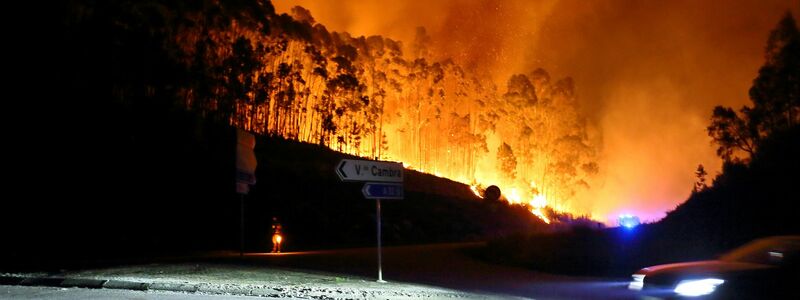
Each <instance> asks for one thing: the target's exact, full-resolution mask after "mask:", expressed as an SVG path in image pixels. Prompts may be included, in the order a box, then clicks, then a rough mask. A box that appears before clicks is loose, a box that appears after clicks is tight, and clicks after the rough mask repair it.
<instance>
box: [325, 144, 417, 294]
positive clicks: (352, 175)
mask: <svg viewBox="0 0 800 300" xmlns="http://www.w3.org/2000/svg"><path fill="white" fill-rule="evenodd" d="M336 175H339V179H341V180H342V181H351V182H366V183H364V187H363V188H361V194H362V195H364V198H366V199H375V214H376V221H377V232H378V282H380V283H384V282H386V281H384V280H383V253H382V251H381V199H403V165H402V164H400V163H393V162H384V161H374V160H356V159H343V160H341V161H339V164H338V165H337V166H336Z"/></svg>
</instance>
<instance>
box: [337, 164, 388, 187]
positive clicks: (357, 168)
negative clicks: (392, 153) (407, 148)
mask: <svg viewBox="0 0 800 300" xmlns="http://www.w3.org/2000/svg"><path fill="white" fill-rule="evenodd" d="M336 175H339V179H341V180H342V181H375V182H403V164H400V163H394V162H385V161H374V160H358V159H343V160H341V161H340V162H339V165H337V167H336Z"/></svg>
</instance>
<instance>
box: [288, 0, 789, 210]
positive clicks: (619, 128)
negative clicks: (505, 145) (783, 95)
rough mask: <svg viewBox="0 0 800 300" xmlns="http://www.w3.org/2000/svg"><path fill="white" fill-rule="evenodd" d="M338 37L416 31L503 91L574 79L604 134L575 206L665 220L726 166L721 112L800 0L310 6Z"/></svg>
mask: <svg viewBox="0 0 800 300" xmlns="http://www.w3.org/2000/svg"><path fill="white" fill-rule="evenodd" d="M274 5H275V7H276V10H277V11H278V12H287V13H288V12H290V10H291V8H292V7H293V6H295V5H300V6H303V7H305V8H307V9H309V10H310V11H311V13H312V15H313V16H314V18H315V19H316V21H317V22H319V23H322V24H324V25H325V26H326V27H327V28H328V29H329V30H333V31H347V32H350V33H351V34H353V35H367V36H368V35H383V36H387V37H390V38H393V39H399V40H401V41H403V43H404V44H405V45H406V49H408V46H410V45H411V43H413V41H414V34H415V33H416V28H417V27H418V26H423V27H425V28H426V29H427V32H428V34H429V35H430V36H431V37H432V42H433V44H432V45H431V46H432V48H433V50H432V52H433V55H434V57H437V58H446V57H450V58H453V59H454V60H455V61H456V62H457V63H459V64H461V65H462V66H465V67H466V68H467V69H470V70H472V71H476V72H478V73H480V74H485V76H489V77H490V78H493V79H494V80H495V82H496V84H497V85H498V86H500V87H503V86H505V82H506V80H507V79H508V78H509V76H510V75H511V74H515V73H529V72H530V71H532V70H534V69H535V68H537V67H542V68H544V69H546V70H548V71H549V72H550V74H551V75H553V76H554V77H565V76H571V77H573V78H574V79H575V83H576V90H577V94H578V100H579V102H580V104H581V107H582V109H583V110H584V112H585V114H586V115H588V116H589V118H590V120H589V122H590V123H591V124H592V126H593V127H594V129H595V130H596V132H597V136H601V137H602V153H601V161H600V167H601V174H600V176H598V178H597V180H595V182H591V183H590V184H591V185H592V188H591V189H590V190H588V191H586V192H584V193H582V194H581V195H580V197H579V199H578V200H577V203H574V204H573V206H574V207H575V208H577V209H578V210H580V211H582V212H585V213H591V215H592V216H593V217H594V218H596V219H598V220H602V221H607V222H609V223H613V220H614V219H615V218H616V216H617V215H618V214H621V213H632V214H636V215H639V216H640V217H641V218H642V219H643V220H657V219H659V218H661V217H662V216H663V215H664V213H665V212H667V211H668V210H671V209H673V208H674V207H675V206H676V205H678V204H679V203H681V202H683V201H685V200H686V198H687V197H688V195H689V193H690V191H691V188H692V183H693V182H694V180H695V178H694V174H693V173H694V170H695V168H696V167H697V165H698V164H703V165H704V166H705V167H706V170H708V172H709V174H710V176H712V177H713V176H714V175H715V174H716V173H717V172H718V171H719V170H720V166H721V162H720V160H719V159H718V158H717V157H716V155H715V154H714V147H713V146H712V145H711V144H710V139H709V138H708V136H707V135H706V133H705V127H706V126H707V125H708V119H709V117H710V114H711V109H712V108H713V107H714V106H715V105H726V106H733V107H736V108H738V107H741V106H742V105H745V104H747V103H748V97H747V91H748V89H749V87H750V85H751V82H752V79H753V78H755V76H756V73H757V70H758V68H759V67H760V66H761V65H762V64H763V62H764V60H763V49H764V45H765V43H766V39H767V35H768V34H769V31H770V30H771V29H772V28H773V27H774V26H775V25H776V24H777V22H778V20H779V19H780V17H781V16H782V15H783V13H785V12H786V11H787V10H791V12H792V13H793V14H794V15H795V16H796V17H797V16H798V15H800V14H798V12H799V11H798V2H797V1H787V0H742V1H693V0H677V1H634V0H617V1H583V0H562V1H547V0H542V1H532V0H531V1H529V0H518V1H486V0H481V1H457V0H446V1H425V2H423V1H414V0H395V1H381V0H361V1H307V0H294V1H289V0H275V1H274Z"/></svg>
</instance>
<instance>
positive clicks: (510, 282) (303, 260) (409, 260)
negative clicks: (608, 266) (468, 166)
mask: <svg viewBox="0 0 800 300" xmlns="http://www.w3.org/2000/svg"><path fill="white" fill-rule="evenodd" d="M482 246H483V244H481V243H472V244H439V245H424V246H404V247H390V248H384V249H383V250H384V252H383V279H384V280H387V281H390V282H395V281H396V282H408V283H417V284H426V285H432V286H439V287H444V288H449V289H454V290H460V291H466V292H476V293H491V294H502V295H510V296H518V297H526V298H536V299H635V298H636V297H635V296H634V295H633V294H632V293H631V292H629V291H628V290H627V284H628V280H629V279H628V278H590V277H574V276H563V275H554V274H547V273H542V272H536V271H532V270H528V269H524V268H518V267H511V266H502V265H496V264H492V263H488V262H485V261H483V260H480V259H478V258H477V257H476V255H475V254H474V253H475V250H477V249H478V248H479V247H482ZM246 259H247V261H248V262H249V263H252V264H254V265H269V266H280V267H288V268H296V269H304V270H316V271H324V272H331V273H343V274H351V275H357V276H364V277H369V278H373V279H377V254H376V249H375V248H361V249H347V250H331V251H312V252H294V253H282V254H269V253H262V254H256V253H251V254H248V255H247V257H246Z"/></svg>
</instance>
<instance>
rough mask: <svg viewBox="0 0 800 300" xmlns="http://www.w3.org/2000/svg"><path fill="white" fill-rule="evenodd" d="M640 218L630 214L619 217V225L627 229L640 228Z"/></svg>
mask: <svg viewBox="0 0 800 300" xmlns="http://www.w3.org/2000/svg"><path fill="white" fill-rule="evenodd" d="M639 224H640V222H639V217H637V216H634V215H629V214H624V215H620V216H619V225H620V226H622V227H625V228H634V227H636V226H639Z"/></svg>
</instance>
